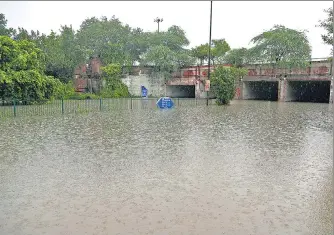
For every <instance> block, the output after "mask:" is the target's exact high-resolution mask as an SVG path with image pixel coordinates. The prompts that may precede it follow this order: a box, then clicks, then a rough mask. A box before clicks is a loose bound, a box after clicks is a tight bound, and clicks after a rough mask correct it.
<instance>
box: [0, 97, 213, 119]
mask: <svg viewBox="0 0 334 235" xmlns="http://www.w3.org/2000/svg"><path fill="white" fill-rule="evenodd" d="M157 101H158V98H119V99H97V100H96V99H94V100H93V99H92V100H54V101H50V102H48V103H46V104H34V105H24V104H23V103H24V102H22V101H21V102H17V101H16V102H14V101H13V102H11V103H10V104H9V103H7V104H2V105H1V104H0V119H1V118H8V117H23V116H42V115H62V114H73V113H88V112H101V111H113V110H120V109H134V110H136V109H137V110H138V109H158V107H157V105H156V102H157ZM173 101H174V104H175V107H176V108H178V107H191V106H205V105H207V100H206V99H191V98H173ZM214 103H215V100H212V99H210V100H209V101H208V104H209V105H212V104H214Z"/></svg>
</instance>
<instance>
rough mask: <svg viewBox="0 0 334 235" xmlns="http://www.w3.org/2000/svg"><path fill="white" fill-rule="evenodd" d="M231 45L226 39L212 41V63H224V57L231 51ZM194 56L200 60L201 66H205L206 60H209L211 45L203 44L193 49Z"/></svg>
mask: <svg viewBox="0 0 334 235" xmlns="http://www.w3.org/2000/svg"><path fill="white" fill-rule="evenodd" d="M230 49H231V48H230V45H229V44H228V43H227V42H226V40H225V39H214V40H212V46H211V62H212V64H213V65H214V64H215V63H217V62H218V63H222V62H223V58H224V55H225V54H226V52H228V51H229V50H230ZM192 54H193V56H194V57H196V58H197V59H199V60H200V65H203V62H204V61H205V60H208V59H209V44H208V43H207V44H201V45H199V46H197V47H195V48H193V49H192Z"/></svg>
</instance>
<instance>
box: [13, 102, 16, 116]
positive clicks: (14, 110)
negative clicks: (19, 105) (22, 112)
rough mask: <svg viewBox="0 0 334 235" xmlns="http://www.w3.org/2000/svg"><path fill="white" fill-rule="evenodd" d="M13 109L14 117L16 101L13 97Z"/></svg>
mask: <svg viewBox="0 0 334 235" xmlns="http://www.w3.org/2000/svg"><path fill="white" fill-rule="evenodd" d="M13 105H14V106H13V111H14V117H16V103H15V99H14V100H13Z"/></svg>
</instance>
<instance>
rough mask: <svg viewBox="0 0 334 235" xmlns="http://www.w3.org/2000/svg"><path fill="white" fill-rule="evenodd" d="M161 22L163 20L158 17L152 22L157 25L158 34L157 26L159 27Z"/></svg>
mask: <svg viewBox="0 0 334 235" xmlns="http://www.w3.org/2000/svg"><path fill="white" fill-rule="evenodd" d="M162 21H164V19H162V18H159V17H157V18H155V19H154V22H156V23H158V33H159V25H160V22H162Z"/></svg>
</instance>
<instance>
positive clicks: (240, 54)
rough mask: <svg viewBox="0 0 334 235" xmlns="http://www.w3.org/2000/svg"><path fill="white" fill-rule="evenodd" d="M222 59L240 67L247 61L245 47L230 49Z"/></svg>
mask: <svg viewBox="0 0 334 235" xmlns="http://www.w3.org/2000/svg"><path fill="white" fill-rule="evenodd" d="M223 61H224V62H225V63H228V64H232V65H233V66H234V67H236V68H241V67H242V66H243V65H245V64H246V63H247V62H248V50H247V49H246V48H238V49H232V50H230V51H229V52H227V54H226V55H225V56H224V58H223Z"/></svg>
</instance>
